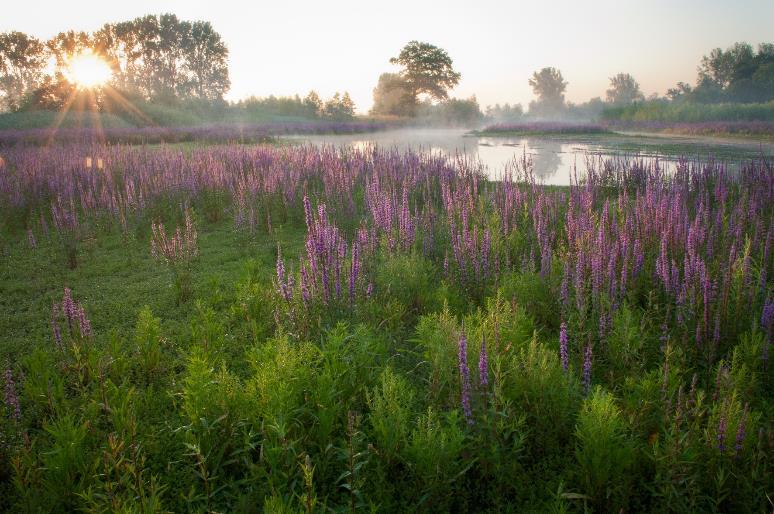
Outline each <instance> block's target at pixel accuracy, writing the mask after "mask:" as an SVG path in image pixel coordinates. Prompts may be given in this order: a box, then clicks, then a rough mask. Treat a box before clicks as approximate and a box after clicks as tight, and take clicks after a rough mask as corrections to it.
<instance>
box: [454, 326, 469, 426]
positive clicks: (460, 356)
mask: <svg viewBox="0 0 774 514" xmlns="http://www.w3.org/2000/svg"><path fill="white" fill-rule="evenodd" d="M457 361H458V364H459V371H460V383H461V388H460V403H461V404H462V412H463V414H464V415H465V419H466V420H467V422H468V425H472V424H473V411H472V410H471V408H470V369H468V340H467V338H466V337H465V325H464V324H463V325H462V330H461V331H460V339H459V345H458V352H457Z"/></svg>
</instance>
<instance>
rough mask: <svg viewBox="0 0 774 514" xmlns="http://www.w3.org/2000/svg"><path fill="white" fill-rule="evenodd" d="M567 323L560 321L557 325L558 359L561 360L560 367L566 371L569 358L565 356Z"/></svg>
mask: <svg viewBox="0 0 774 514" xmlns="http://www.w3.org/2000/svg"><path fill="white" fill-rule="evenodd" d="M567 343H568V340H567V323H565V322H564V321H562V324H561V325H560V327H559V359H560V360H561V361H562V368H563V369H564V370H565V371H567V368H568V366H569V359H568V356H567Z"/></svg>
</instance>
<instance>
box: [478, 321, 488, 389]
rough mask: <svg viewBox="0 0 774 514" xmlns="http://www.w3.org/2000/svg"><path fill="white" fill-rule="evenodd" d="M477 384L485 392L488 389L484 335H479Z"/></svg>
mask: <svg viewBox="0 0 774 514" xmlns="http://www.w3.org/2000/svg"><path fill="white" fill-rule="evenodd" d="M478 383H479V384H480V385H481V387H482V388H483V389H484V390H485V391H486V390H487V389H488V388H489V356H488V355H487V352H486V334H485V333H483V332H482V334H481V352H480V353H479V355H478Z"/></svg>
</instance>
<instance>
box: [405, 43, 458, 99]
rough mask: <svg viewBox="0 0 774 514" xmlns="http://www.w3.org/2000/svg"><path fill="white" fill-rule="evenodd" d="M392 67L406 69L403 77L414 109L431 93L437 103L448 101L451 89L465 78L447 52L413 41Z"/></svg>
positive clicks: (408, 97) (428, 44)
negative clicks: (454, 65) (438, 101)
mask: <svg viewBox="0 0 774 514" xmlns="http://www.w3.org/2000/svg"><path fill="white" fill-rule="evenodd" d="M390 63H391V64H397V65H400V66H402V67H403V69H402V70H401V71H400V76H401V78H402V79H403V81H404V84H405V87H406V90H407V92H408V94H407V99H408V100H410V105H411V107H412V109H415V108H416V105H417V103H418V97H419V95H420V94H427V95H428V96H430V97H431V98H433V99H435V100H445V99H447V98H448V96H449V93H448V90H449V89H452V88H453V87H454V86H456V85H457V84H458V83H459V81H460V78H461V77H462V75H460V74H459V73H458V72H456V71H454V68H453V67H452V60H451V57H449V54H447V53H446V50H443V49H441V48H438V47H437V46H434V45H431V44H430V43H420V42H419V41H410V42H409V43H408V44H407V45H406V46H404V47H403V49H402V50H401V51H400V54H399V55H398V56H397V57H393V58H391V59H390Z"/></svg>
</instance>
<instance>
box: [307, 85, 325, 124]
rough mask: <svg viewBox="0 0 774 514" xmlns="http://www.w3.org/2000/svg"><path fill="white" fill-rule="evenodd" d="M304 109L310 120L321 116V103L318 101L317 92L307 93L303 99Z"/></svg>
mask: <svg viewBox="0 0 774 514" xmlns="http://www.w3.org/2000/svg"><path fill="white" fill-rule="evenodd" d="M304 107H305V108H306V111H307V115H308V116H310V117H312V118H317V117H318V116H320V114H322V110H323V101H322V100H321V99H320V95H318V94H317V91H315V90H311V91H309V94H307V95H306V97H305V98H304Z"/></svg>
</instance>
